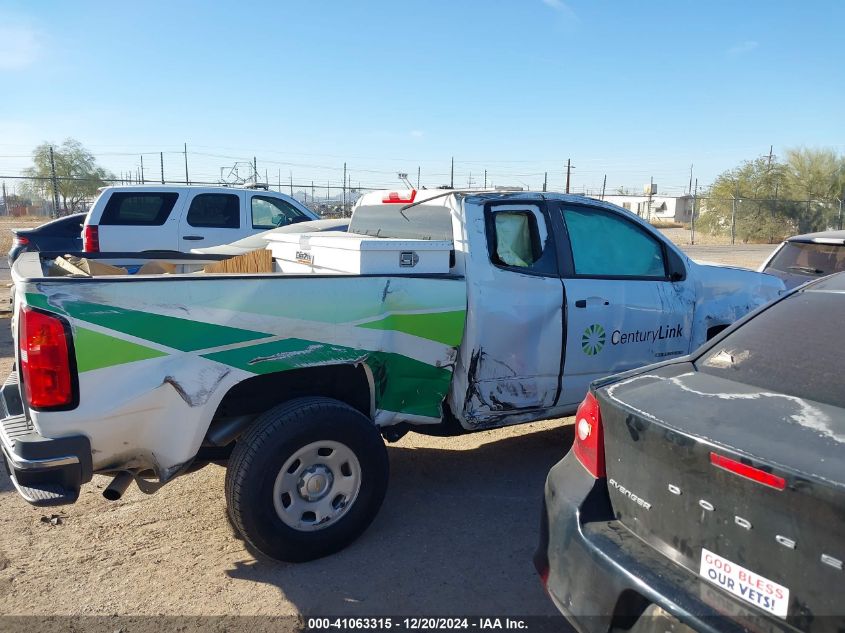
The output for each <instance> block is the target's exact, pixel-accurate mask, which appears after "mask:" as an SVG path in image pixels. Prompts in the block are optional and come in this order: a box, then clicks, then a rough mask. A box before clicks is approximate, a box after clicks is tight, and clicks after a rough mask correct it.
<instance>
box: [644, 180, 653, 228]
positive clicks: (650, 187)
mask: <svg viewBox="0 0 845 633" xmlns="http://www.w3.org/2000/svg"><path fill="white" fill-rule="evenodd" d="M653 191H654V176H652V177H651V179H650V180H649V181H648V206H647V207H646V210H645V212H646V220H648V221H649V222H651V193H652V192H653Z"/></svg>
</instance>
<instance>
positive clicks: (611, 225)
mask: <svg viewBox="0 0 845 633" xmlns="http://www.w3.org/2000/svg"><path fill="white" fill-rule="evenodd" d="M563 219H564V221H565V222H566V230H567V232H568V233H569V243H570V246H571V248H572V259H573V263H574V265H575V275H576V276H587V277H614V278H616V277H635V278H650V279H655V278H657V279H666V277H667V274H666V263H665V258H664V254H663V247H662V246H661V244H660V242H659V241H658V240H657V239H655V238H654V237H653V236H651V235H649V234H648V232H647V231H645V230H644V229H642V228H641V227H640V226H637V224H635V223H634V222H631V221H629V220H626V219H625V218H623V217H621V216H617V215H616V214H615V213H612V212H610V211H604V210H602V209H595V208H586V207H569V208H564V209H563Z"/></svg>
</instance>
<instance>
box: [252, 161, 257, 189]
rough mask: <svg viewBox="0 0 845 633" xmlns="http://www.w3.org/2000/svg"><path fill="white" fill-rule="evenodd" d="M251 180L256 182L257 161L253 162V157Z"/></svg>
mask: <svg viewBox="0 0 845 633" xmlns="http://www.w3.org/2000/svg"><path fill="white" fill-rule="evenodd" d="M252 179H253V180H254V181H255V182H256V183H257V182H258V161H257V160H255V156H253V157H252Z"/></svg>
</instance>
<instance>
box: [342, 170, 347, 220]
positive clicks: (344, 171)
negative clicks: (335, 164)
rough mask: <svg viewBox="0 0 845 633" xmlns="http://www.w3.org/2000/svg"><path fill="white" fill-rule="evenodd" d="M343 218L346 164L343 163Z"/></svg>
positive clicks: (344, 213)
mask: <svg viewBox="0 0 845 633" xmlns="http://www.w3.org/2000/svg"><path fill="white" fill-rule="evenodd" d="M343 217H346V163H343Z"/></svg>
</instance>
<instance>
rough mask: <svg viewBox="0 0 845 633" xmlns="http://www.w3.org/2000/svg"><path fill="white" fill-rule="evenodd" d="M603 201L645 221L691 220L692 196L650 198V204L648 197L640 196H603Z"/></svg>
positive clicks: (684, 221)
mask: <svg viewBox="0 0 845 633" xmlns="http://www.w3.org/2000/svg"><path fill="white" fill-rule="evenodd" d="M604 200H605V202H611V203H613V204H615V205H618V206H620V207H622V208H623V209H627V210H628V211H630V212H631V213H636V214H637V215H639V216H640V217H641V218H645V219H652V220H666V221H674V222H683V223H686V222H689V221H690V220H691V219H692V203H693V197H692V196H652V197H651V203H650V204H649V199H648V196H646V195H642V194H640V195H620V194H611V195H607V194H605V196H604ZM699 213H700V209H699ZM696 215H698V213H697V214H696Z"/></svg>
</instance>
